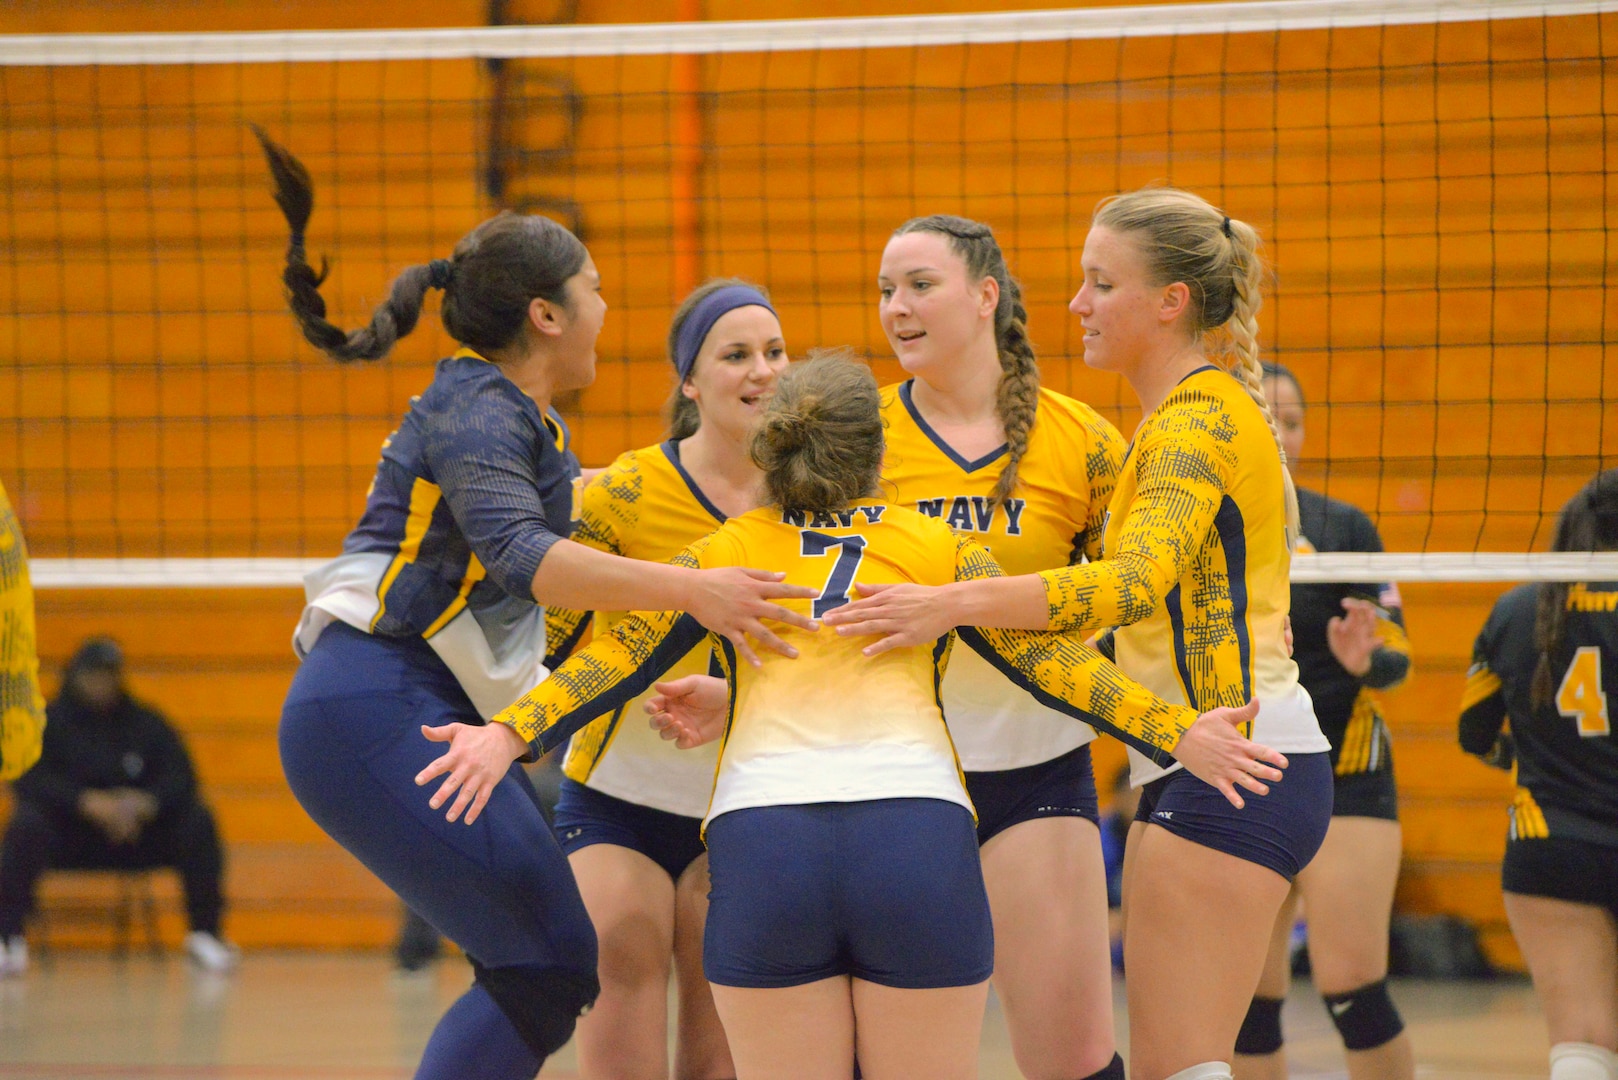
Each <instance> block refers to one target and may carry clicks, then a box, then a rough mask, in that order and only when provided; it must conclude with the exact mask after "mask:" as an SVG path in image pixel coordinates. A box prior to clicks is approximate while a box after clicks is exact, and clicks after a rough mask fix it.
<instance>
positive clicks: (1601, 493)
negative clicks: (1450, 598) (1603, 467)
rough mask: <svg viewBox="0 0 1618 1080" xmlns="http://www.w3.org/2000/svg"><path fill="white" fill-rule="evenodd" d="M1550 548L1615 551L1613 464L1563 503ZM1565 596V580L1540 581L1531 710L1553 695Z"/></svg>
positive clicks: (1617, 495)
mask: <svg viewBox="0 0 1618 1080" xmlns="http://www.w3.org/2000/svg"><path fill="white" fill-rule="evenodd" d="M1551 550H1552V551H1618V469H1608V470H1607V471H1605V472H1600V473H1597V474H1596V475H1595V478H1594V479H1593V480H1591V481H1590V482H1589V483H1588V484H1585V485H1584V487H1582V488H1580V489H1579V493H1578V494H1577V495H1574V496H1573V498H1571V499H1569V500H1568V501H1567V505H1565V506H1563V507H1562V513H1561V515H1560V516H1559V517H1558V518H1557V521H1556V537H1555V539H1554V540H1552V541H1551ZM1567 597H1568V584H1567V582H1565V581H1546V582H1541V583H1540V586H1539V596H1538V602H1537V604H1536V607H1535V611H1534V648H1535V649H1536V650H1537V651H1538V652H1539V664H1538V666H1537V667H1535V669H1534V681H1533V683H1532V685H1531V686H1530V688H1529V691H1530V700H1531V703H1532V704H1533V706H1534V708H1536V709H1543V708H1544V707H1545V706H1547V705H1549V704H1550V702H1551V698H1552V697H1554V696H1555V694H1556V689H1555V686H1554V684H1555V681H1556V678H1555V675H1554V673H1553V665H1554V664H1556V662H1557V660H1559V659H1560V658H1559V656H1558V654H1559V653H1560V652H1561V651H1562V634H1563V631H1564V630H1565V629H1566V627H1567Z"/></svg>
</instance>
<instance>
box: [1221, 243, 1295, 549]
mask: <svg viewBox="0 0 1618 1080" xmlns="http://www.w3.org/2000/svg"><path fill="white" fill-rule="evenodd" d="M1227 220H1228V221H1229V224H1228V225H1226V226H1225V230H1226V232H1227V233H1228V235H1229V236H1230V246H1231V255H1232V258H1231V270H1232V271H1233V273H1232V275H1231V279H1232V280H1231V284H1232V296H1231V313H1230V320H1229V321H1228V322H1227V323H1226V324H1225V327H1226V329H1227V330H1228V331H1229V333H1230V337H1231V341H1232V343H1233V344H1234V346H1235V356H1234V360H1233V363H1232V364H1231V374H1232V375H1234V376H1236V378H1237V379H1238V380H1239V381H1240V382H1241V384H1242V388H1243V389H1244V390H1246V391H1247V395H1248V396H1249V397H1251V398H1252V399H1253V402H1254V404H1256V405H1257V406H1258V409H1259V412H1261V413H1263V414H1264V422H1265V423H1266V424H1269V425H1270V434H1271V435H1272V436H1274V438H1275V448H1276V451H1277V452H1278V453H1279V454H1280V455H1281V479H1282V484H1283V486H1284V487H1285V489H1286V507H1287V546H1288V547H1292V546H1293V545H1294V544H1295V543H1296V542H1297V537H1298V532H1299V524H1298V489H1297V486H1296V485H1295V484H1294V483H1293V482H1292V470H1291V469H1290V468H1288V462H1287V451H1286V447H1285V446H1283V445H1282V444H1281V428H1280V425H1278V424H1277V423H1276V422H1275V414H1274V413H1273V412H1272V411H1271V410H1270V403H1269V400H1268V399H1267V398H1266V397H1265V396H1264V368H1263V366H1262V365H1261V364H1260V363H1259V359H1258V309H1259V307H1260V306H1261V305H1262V304H1263V303H1264V297H1263V293H1262V291H1261V289H1262V285H1263V277H1264V270H1263V267H1262V266H1261V265H1260V263H1259V260H1258V251H1257V249H1258V233H1257V232H1255V231H1254V229H1253V227H1252V226H1251V225H1248V224H1247V223H1246V222H1242V221H1236V220H1235V219H1233V218H1232V219H1227Z"/></svg>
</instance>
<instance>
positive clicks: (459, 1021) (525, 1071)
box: [416, 985, 545, 1080]
mask: <svg viewBox="0 0 1618 1080" xmlns="http://www.w3.org/2000/svg"><path fill="white" fill-rule="evenodd" d="M543 1064H545V1062H544V1060H543V1059H542V1058H540V1057H538V1056H537V1055H536V1054H535V1053H534V1052H533V1051H532V1050H530V1049H529V1048H528V1044H527V1043H525V1042H523V1040H522V1036H520V1035H518V1034H517V1029H516V1028H515V1027H514V1026H512V1023H511V1021H510V1020H508V1019H506V1014H505V1013H503V1012H501V1011H500V1006H498V1005H496V1004H495V1003H494V999H493V998H492V997H490V996H489V995H488V992H487V991H485V990H484V989H483V988H482V987H481V986H476V985H474V986H473V987H472V989H470V990H468V991H467V992H466V993H464V994H462V995H461V996H460V999H459V1000H457V1001H456V1002H455V1004H453V1005H451V1006H450V1007H449V1011H448V1012H446V1013H445V1014H444V1015H443V1017H442V1018H441V1019H440V1020H439V1021H438V1026H437V1027H435V1028H433V1036H432V1038H430V1039H428V1040H427V1049H426V1050H424V1051H423V1052H422V1055H421V1064H420V1065H418V1066H417V1067H416V1080H534V1074H535V1073H537V1072H539V1067H540V1066H541V1065H543Z"/></svg>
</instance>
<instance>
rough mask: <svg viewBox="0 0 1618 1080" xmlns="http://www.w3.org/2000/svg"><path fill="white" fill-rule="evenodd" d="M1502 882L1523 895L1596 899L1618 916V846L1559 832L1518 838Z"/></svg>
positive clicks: (1510, 846)
mask: <svg viewBox="0 0 1618 1080" xmlns="http://www.w3.org/2000/svg"><path fill="white" fill-rule="evenodd" d="M1500 886H1501V888H1503V889H1504V890H1505V891H1506V892H1509V893H1518V894H1520V895H1523V896H1544V897H1548V898H1549V899H1552V900H1566V901H1568V902H1569V903H1573V904H1594V905H1595V906H1596V907H1603V908H1606V909H1607V910H1608V911H1610V912H1612V913H1613V917H1614V918H1618V847H1607V846H1606V845H1604V844H1592V843H1589V842H1588V841H1585V840H1571V839H1567V838H1564V837H1554V836H1547V837H1538V838H1535V839H1531V840H1512V841H1511V842H1509V843H1508V844H1506V858H1505V861H1504V862H1503V863H1502V864H1501V867H1500Z"/></svg>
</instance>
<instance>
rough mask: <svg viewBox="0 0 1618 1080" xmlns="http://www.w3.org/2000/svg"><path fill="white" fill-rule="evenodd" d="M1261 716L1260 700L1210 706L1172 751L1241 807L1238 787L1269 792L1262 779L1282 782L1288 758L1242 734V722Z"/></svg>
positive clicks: (1256, 793) (1260, 793)
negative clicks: (1218, 707) (1220, 707)
mask: <svg viewBox="0 0 1618 1080" xmlns="http://www.w3.org/2000/svg"><path fill="white" fill-rule="evenodd" d="M1257 715H1258V701H1257V700H1256V699H1255V700H1253V701H1249V702H1248V703H1247V704H1246V705H1243V706H1242V707H1241V708H1239V709H1231V708H1223V709H1210V710H1208V711H1207V712H1205V713H1203V714H1202V715H1201V716H1199V717H1197V719H1196V721H1195V722H1194V723H1193V724H1192V725H1191V726H1190V727H1189V728H1187V729H1186V731H1185V734H1184V735H1181V736H1180V741H1179V742H1178V743H1176V744H1175V745H1174V750H1173V751H1172V753H1173V754H1174V757H1175V759H1176V760H1178V761H1179V762H1180V763H1181V764H1182V765H1184V766H1185V767H1186V771H1187V772H1189V773H1191V775H1192V776H1195V777H1196V778H1197V779H1198V780H1201V781H1203V782H1204V783H1208V784H1212V785H1213V786H1214V787H1216V788H1218V789H1219V791H1220V792H1221V794H1223V795H1224V796H1225V798H1227V799H1229V800H1230V804H1231V805H1232V806H1234V807H1236V809H1238V810H1240V809H1241V808H1242V807H1243V806H1245V805H1246V804H1245V803H1244V802H1243V801H1242V796H1241V793H1240V792H1239V791H1237V790H1236V788H1237V786H1238V785H1240V786H1241V787H1244V788H1246V789H1247V790H1248V791H1251V792H1252V793H1253V794H1255V795H1268V794H1269V793H1270V789H1269V788H1268V787H1267V786H1265V784H1264V783H1263V781H1265V780H1269V781H1272V782H1274V781H1279V780H1280V779H1281V770H1282V769H1284V768H1286V767H1287V759H1286V756H1285V755H1284V754H1282V753H1281V752H1280V751H1279V750H1271V749H1270V748H1269V747H1268V746H1264V745H1261V744H1259V743H1256V742H1253V741H1252V740H1251V739H1249V738H1246V737H1245V736H1244V735H1242V733H1241V730H1240V725H1242V724H1246V723H1249V722H1250V721H1252V719H1253V718H1254V717H1256V716H1257Z"/></svg>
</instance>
